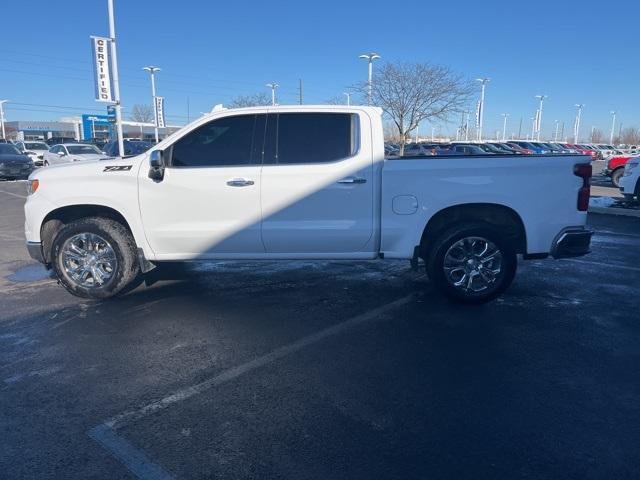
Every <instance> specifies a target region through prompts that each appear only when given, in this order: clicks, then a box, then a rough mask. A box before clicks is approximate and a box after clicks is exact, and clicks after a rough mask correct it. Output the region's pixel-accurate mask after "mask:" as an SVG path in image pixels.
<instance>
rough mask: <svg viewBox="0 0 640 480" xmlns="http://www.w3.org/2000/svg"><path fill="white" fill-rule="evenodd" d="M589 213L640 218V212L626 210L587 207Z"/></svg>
mask: <svg viewBox="0 0 640 480" xmlns="http://www.w3.org/2000/svg"><path fill="white" fill-rule="evenodd" d="M587 212H589V213H597V214H599V215H617V216H620V217H636V218H640V210H631V209H626V208H611V207H589V210H587Z"/></svg>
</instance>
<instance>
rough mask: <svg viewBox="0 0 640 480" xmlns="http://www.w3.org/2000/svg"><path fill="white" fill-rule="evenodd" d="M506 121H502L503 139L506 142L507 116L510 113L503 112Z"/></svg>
mask: <svg viewBox="0 0 640 480" xmlns="http://www.w3.org/2000/svg"><path fill="white" fill-rule="evenodd" d="M502 116H503V117H504V121H503V122H502V141H503V142H504V141H505V140H506V139H507V117H508V116H509V114H508V113H503V114H502Z"/></svg>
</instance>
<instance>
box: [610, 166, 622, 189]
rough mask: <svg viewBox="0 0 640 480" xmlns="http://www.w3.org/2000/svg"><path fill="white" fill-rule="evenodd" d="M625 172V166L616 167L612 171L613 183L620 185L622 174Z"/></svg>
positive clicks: (616, 185)
mask: <svg viewBox="0 0 640 480" xmlns="http://www.w3.org/2000/svg"><path fill="white" fill-rule="evenodd" d="M623 173H624V168H616V169H615V170H614V171H613V172H611V183H613V185H614V186H615V187H616V188H619V187H620V179H621V178H622V174H623Z"/></svg>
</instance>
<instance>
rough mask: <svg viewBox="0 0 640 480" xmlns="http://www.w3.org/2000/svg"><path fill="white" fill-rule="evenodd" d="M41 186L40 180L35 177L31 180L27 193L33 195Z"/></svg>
mask: <svg viewBox="0 0 640 480" xmlns="http://www.w3.org/2000/svg"><path fill="white" fill-rule="evenodd" d="M39 186H40V182H39V181H38V179H37V178H34V179H33V180H29V185H28V186H27V193H28V194H29V195H33V194H34V193H36V190H38V187H39Z"/></svg>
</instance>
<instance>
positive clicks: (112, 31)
mask: <svg viewBox="0 0 640 480" xmlns="http://www.w3.org/2000/svg"><path fill="white" fill-rule="evenodd" d="M107 10H108V13H109V38H110V39H111V62H112V65H111V66H112V69H113V99H114V101H115V108H116V132H117V135H118V156H119V157H124V136H123V134H122V103H121V102H120V77H119V75H118V56H117V49H116V22H115V19H114V15H113V0H107Z"/></svg>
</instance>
